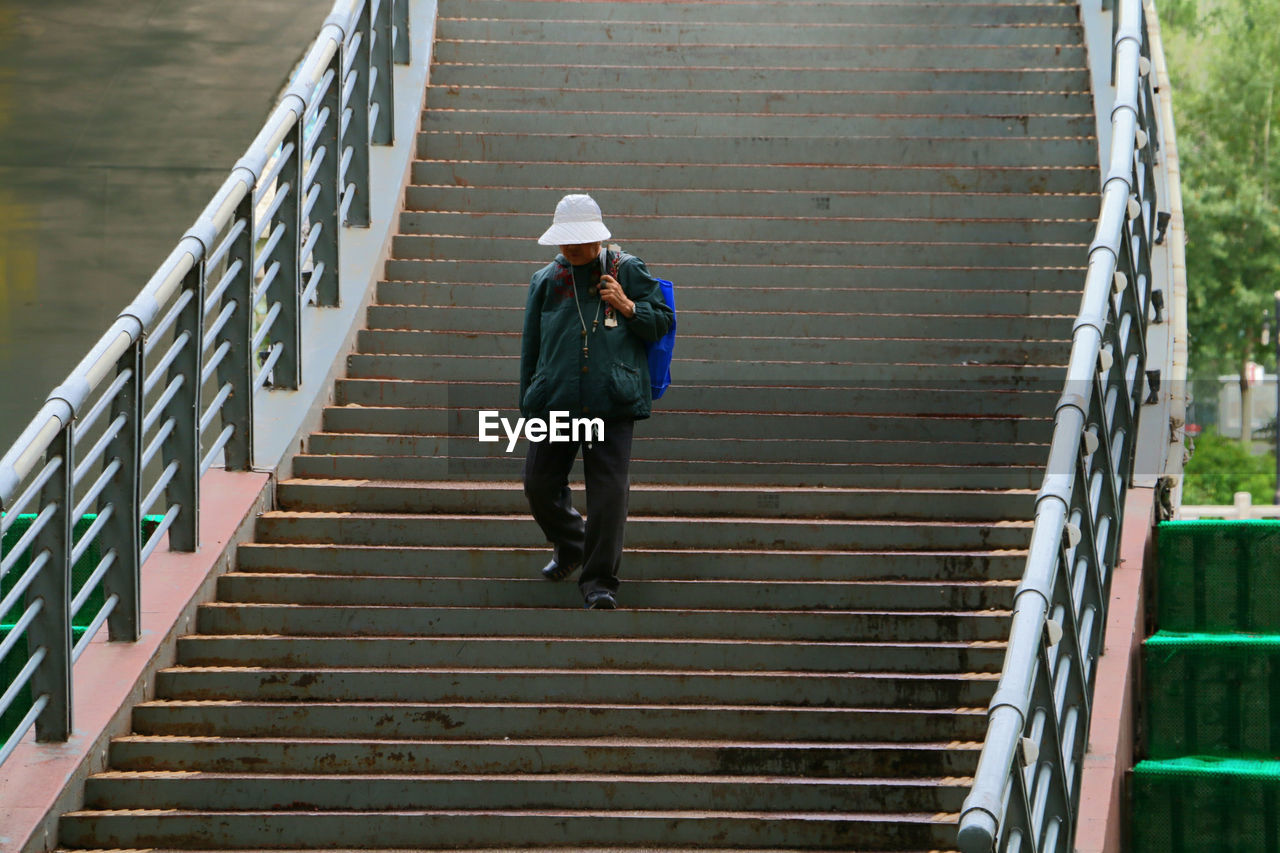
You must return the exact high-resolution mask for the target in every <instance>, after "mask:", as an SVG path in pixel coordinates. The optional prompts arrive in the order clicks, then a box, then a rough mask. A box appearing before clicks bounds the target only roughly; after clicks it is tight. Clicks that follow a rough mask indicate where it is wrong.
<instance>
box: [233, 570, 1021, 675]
mask: <svg viewBox="0 0 1280 853" xmlns="http://www.w3.org/2000/svg"><path fill="white" fill-rule="evenodd" d="M1014 587H1015V584H1014V582H1012V581H950V582H934V581H838V582H836V581H780V580H769V581H750V580H689V581H674V580H646V579H644V576H643V575H638V574H635V573H631V574H630V575H629V579H628V580H627V583H626V592H625V597H626V600H627V606H628V607H639V608H647V607H654V608H661V607H686V608H691V609H702V610H709V611H711V610H744V609H745V610H852V609H855V608H856V609H870V610H883V611H899V610H922V609H934V610H987V609H993V608H996V609H1011V608H1012V604H1013V593H1014ZM218 597H219V599H220V600H221V601H226V602H233V601H234V602H246V603H255V604H264V603H279V604H288V603H294V604H320V605H323V604H339V603H341V604H348V605H370V606H377V607H386V606H407V607H414V606H419V607H426V606H433V607H532V608H562V607H565V606H566V605H569V604H576V603H577V601H578V600H580V598H581V594H580V593H579V592H578V590H577V588H576V584H553V583H547V581H545V580H543V579H542V578H535V577H532V576H530V577H527V578H521V579H512V578H423V577H380V576H342V575H303V574H296V573H294V574H267V573H264V572H252V573H231V574H225V575H222V576H221V577H219V578H218ZM792 650H793V651H800V653H801V654H802V656H803V651H802V650H797V649H795V648H793V649H792ZM513 653H514V652H513ZM353 657H354V653H353ZM538 660H540V658H539V659H535V660H531V661H527V662H525V663H524V664H522V665H528V666H533V665H535V664H537V663H538ZM549 660H551V661H559V660H560V657H559V656H554V657H551V658H549ZM695 660H697V657H696V656H695V655H692V654H691V655H690V656H689V658H688V662H689V663H692V662H693V661H695ZM410 663H412V662H411V661H410V662H409V663H406V664H405V665H409V664H410ZM332 665H333V666H341V665H343V664H342V663H341V662H334V663H333V664H332ZM352 665H357V664H354V663H352ZM499 665H500V664H499ZM851 666H852V668H853V669H858V668H860V667H859V666H858V665H852V664H851ZM861 666H863V667H865V666H866V664H862V665H861ZM711 668H714V667H711Z"/></svg>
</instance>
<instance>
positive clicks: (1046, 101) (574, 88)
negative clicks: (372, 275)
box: [426, 6, 1096, 201]
mask: <svg viewBox="0 0 1280 853" xmlns="http://www.w3.org/2000/svg"><path fill="white" fill-rule="evenodd" d="M939 8H942V9H945V8H947V7H946V6H942V7H939ZM426 106H427V108H428V110H437V109H486V110H495V109H501V110H509V109H514V110H559V111H565V112H590V111H595V110H608V111H610V112H635V113H649V114H654V113H661V112H681V113H703V114H708V113H728V114H732V113H741V114H773V115H788V114H797V115H804V116H806V117H809V116H813V115H877V114H882V115H934V116H940V115H1005V116H1008V115H1052V114H1085V113H1090V114H1091V113H1092V110H1093V98H1092V97H1091V96H1090V94H1089V92H1088V91H1087V90H1077V91H1061V92H1046V91H999V90H993V91H987V92H973V91H971V92H966V93H964V96H963V97H957V96H956V93H954V92H953V93H947V92H936V91H918V92H874V91H871V92H851V91H847V90H844V89H831V90H827V91H823V90H815V89H777V88H775V89H769V88H762V87H757V88H744V89H710V90H704V89H653V88H639V87H637V88H594V89H593V88H587V87H584V86H582V85H580V84H574V83H567V84H566V85H564V86H545V87H538V86H531V85H511V86H464V85H434V86H428V87H427V100H426ZM1095 201H1096V199H1095Z"/></svg>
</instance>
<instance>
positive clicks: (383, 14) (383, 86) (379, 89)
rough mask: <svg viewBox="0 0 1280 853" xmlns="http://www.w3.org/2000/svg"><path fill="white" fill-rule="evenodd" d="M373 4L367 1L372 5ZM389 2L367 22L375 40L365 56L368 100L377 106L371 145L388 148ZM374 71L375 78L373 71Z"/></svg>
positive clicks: (391, 135) (391, 124)
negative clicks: (368, 85) (369, 90)
mask: <svg viewBox="0 0 1280 853" xmlns="http://www.w3.org/2000/svg"><path fill="white" fill-rule="evenodd" d="M372 2H373V0H370V5H372ZM391 4H392V0H381V2H379V3H378V8H377V12H376V14H375V16H374V18H373V20H372V21H371V22H370V24H371V26H372V29H373V32H374V33H375V38H374V39H373V50H372V52H371V53H370V55H369V68H370V79H371V80H372V81H373V89H372V91H371V92H370V95H371V96H372V98H371V100H372V102H373V103H374V104H376V105H377V118H376V120H375V121H374V123H373V133H372V137H371V141H372V142H374V143H376V144H378V145H390V144H391V143H392V142H394V141H395V106H394V104H395V99H394V97H393V90H394V83H395V78H394V76H393V74H394V68H393V60H394V57H393V55H392V54H393V53H394V51H393V50H392V46H391V27H392V25H393V24H392V9H391ZM374 69H377V73H376V75H375V74H374V73H373V70H374Z"/></svg>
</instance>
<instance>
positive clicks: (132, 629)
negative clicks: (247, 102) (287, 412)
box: [0, 0, 409, 762]
mask: <svg viewBox="0 0 1280 853" xmlns="http://www.w3.org/2000/svg"><path fill="white" fill-rule="evenodd" d="M408 27H409V7H408V2H407V0H337V2H336V3H335V5H334V6H333V8H332V10H331V12H330V14H329V16H328V18H327V19H326V20H325V22H324V24H323V26H322V27H321V29H320V32H319V34H318V35H317V37H316V39H315V41H314V42H313V43H312V45H311V47H310V48H309V49H308V51H307V53H306V55H305V57H304V58H303V60H302V62H301V64H300V65H299V67H298V70H297V72H296V74H295V76H294V79H293V81H292V83H291V85H290V86H289V88H288V90H287V91H286V92H285V93H284V94H283V95H282V96H281V97H280V99H279V101H278V102H277V104H276V106H275V108H274V109H273V110H272V111H271V113H270V115H269V116H268V117H267V119H266V121H265V122H264V124H263V126H262V129H261V131H260V132H259V133H258V135H257V136H256V138H255V139H254V140H253V142H252V143H251V144H250V145H249V147H248V149H247V150H246V152H245V154H244V156H243V157H241V158H240V160H239V161H238V162H237V163H236V164H235V166H234V167H233V168H232V170H231V172H230V174H229V176H228V177H227V179H226V180H225V181H224V183H223V184H222V186H221V187H220V188H219V189H218V191H217V192H216V193H214V195H213V198H212V199H211V200H210V201H209V203H208V205H207V206H206V207H205V209H204V210H203V211H202V212H201V214H200V215H199V216H198V217H197V218H196V221H195V223H194V224H193V225H192V226H191V228H190V229H188V230H187V232H186V233H185V234H184V235H183V237H182V238H181V239H180V240H179V241H178V244H177V245H176V246H175V247H174V249H173V251H172V252H170V254H169V256H168V257H167V258H166V259H165V260H164V262H163V263H162V264H161V265H160V267H159V269H157V270H156V272H155V274H154V275H153V276H152V277H151V279H150V280H149V281H148V282H147V284H146V286H145V287H144V288H143V289H142V291H141V292H140V293H139V294H138V296H137V297H136V298H135V299H134V300H133V302H132V303H131V304H130V305H129V306H128V307H127V308H126V309H125V310H124V311H123V312H121V313H120V315H119V317H118V318H117V319H116V320H115V322H114V323H113V324H112V325H111V327H110V328H109V329H108V330H107V332H106V333H105V334H104V335H103V336H102V337H101V339H99V341H98V342H97V343H96V344H95V345H94V346H93V348H92V349H91V350H90V351H89V353H88V355H86V356H85V357H84V359H82V360H81V362H80V364H79V365H77V366H76V368H75V369H74V370H72V371H71V374H70V375H69V376H68V377H67V379H66V381H65V382H63V383H62V384H61V385H59V386H58V387H57V388H56V389H54V391H53V393H52V394H50V395H49V398H48V400H47V401H46V402H45V403H44V405H43V406H42V407H41V408H40V411H39V412H38V413H37V414H36V416H35V417H34V418H33V419H32V420H31V422H30V424H29V425H28V426H27V428H26V429H25V430H24V431H23V432H22V434H21V435H20V436H19V437H18V439H17V441H15V442H14V444H13V445H12V446H11V447H9V448H8V450H7V451H6V452H5V453H4V455H3V456H2V457H0V510H4V513H5V514H4V515H3V516H0V536H3V535H4V534H5V533H7V532H10V531H14V533H15V536H16V541H15V542H14V543H13V545H12V547H10V548H9V549H8V550H7V552H6V553H4V554H3V555H2V556H0V578H2V577H4V576H5V575H7V574H10V573H16V574H15V576H14V580H13V582H12V584H6V588H7V589H8V592H6V593H5V594H4V595H3V597H0V619H3V617H5V616H6V615H7V614H11V613H13V614H19V615H16V616H15V617H14V619H15V625H14V627H13V628H11V629H10V630H9V632H8V634H7V635H6V636H4V637H0V659H2V658H3V657H4V656H6V655H9V654H13V653H15V650H16V648H17V647H18V642H17V640H18V638H19V635H20V634H21V633H22V632H25V634H26V637H27V643H26V651H27V653H28V655H29V657H28V661H27V664H26V665H25V666H24V667H23V668H22V670H21V672H20V673H19V674H18V676H17V677H16V678H15V679H14V680H13V681H11V682H10V683H8V684H0V715H3V714H4V713H5V711H7V710H9V709H10V708H12V707H14V704H15V702H17V701H18V698H19V696H20V694H21V692H22V690H23V688H29V692H30V696H31V700H32V701H31V704H30V707H29V710H28V711H27V712H26V714H25V717H24V719H23V721H22V722H21V723H20V724H19V726H18V728H17V729H16V730H15V731H13V732H12V733H0V737H4V738H5V739H4V741H3V743H0V762H3V761H4V760H5V759H6V758H7V757H8V756H9V755H10V753H12V751H13V749H14V748H15V747H16V746H17V744H18V742H19V741H20V739H21V738H22V737H23V735H24V734H25V733H26V732H27V730H28V729H30V727H31V726H32V725H34V726H35V727H36V738H37V740H40V741H62V740H66V739H67V737H68V735H69V733H70V731H71V666H72V664H73V663H74V661H75V660H76V658H78V657H79V655H80V653H81V652H82V651H83V650H84V648H85V647H86V645H87V644H88V642H89V641H90V640H91V639H92V638H93V635H94V634H95V633H96V632H97V630H98V629H99V628H100V627H101V626H102V625H103V624H104V623H106V624H107V626H108V630H109V632H110V637H111V639H112V640H125V641H134V640H137V638H138V623H139V605H138V600H139V598H138V585H139V569H140V567H141V565H142V563H143V562H144V561H145V560H146V559H147V557H148V556H149V555H150V554H151V553H152V551H154V550H155V548H156V547H157V546H158V545H159V543H160V541H161V537H163V536H164V535H165V534H168V536H169V547H170V548H171V549H172V550H178V551H194V550H195V548H196V545H197V535H198V530H199V510H200V479H201V477H202V476H203V475H204V474H205V473H206V472H207V471H208V470H209V468H211V467H212V466H213V465H214V464H218V463H219V462H221V464H222V465H223V466H224V467H225V468H227V469H228V470H248V469H249V468H250V467H251V466H252V456H253V427H254V406H253V401H254V397H255V396H256V394H258V393H259V392H260V391H261V390H262V389H264V388H297V387H298V382H299V377H300V371H301V365H300V361H301V352H302V346H301V335H302V325H303V324H302V322H301V319H302V312H303V309H304V306H307V305H310V304H314V305H316V306H317V307H318V308H319V307H330V306H336V305H337V304H338V294H339V281H338V275H339V263H338V261H339V251H340V248H341V234H342V232H343V227H342V226H343V225H346V226H356V227H359V226H367V225H368V224H369V161H370V146H371V145H375V144H390V143H391V142H392V141H393V140H392V128H393V120H394V116H393V102H394V101H393V92H392V79H393V76H394V74H393V63H395V62H399V63H407V62H408V61H409V38H408ZM82 443H83V444H84V445H85V446H86V447H88V448H89V449H87V450H82V449H81V447H80V445H81V444H82ZM24 512H26V515H22V514H23V513H24ZM149 513H153V514H152V515H150V516H149V515H148V514H149ZM20 519H21V524H19V522H20ZM144 522H145V523H146V535H145V537H144V536H143V534H142V532H141V531H142V529H143V525H144ZM85 523H87V527H86V526H85ZM15 525H18V527H17V528H15ZM19 531H20V532H21V535H20V536H17V533H18V532H19ZM85 562H87V563H91V564H92V565H91V567H90V568H89V571H88V576H87V579H86V580H84V581H83V583H82V584H81V585H80V587H81V588H80V589H79V590H74V589H72V585H71V582H70V578H71V575H72V567H73V566H77V565H83V564H84V563H85ZM86 609H87V610H89V611H90V612H89V613H84V610H86ZM77 611H81V612H82V613H84V615H83V621H82V623H81V624H80V625H78V626H77V628H78V629H82V630H81V637H80V639H79V640H78V641H77V642H75V643H74V645H73V644H72V635H73V632H72V625H73V619H74V617H75V616H76V612H77ZM6 734H7V737H6V736H5V735H6Z"/></svg>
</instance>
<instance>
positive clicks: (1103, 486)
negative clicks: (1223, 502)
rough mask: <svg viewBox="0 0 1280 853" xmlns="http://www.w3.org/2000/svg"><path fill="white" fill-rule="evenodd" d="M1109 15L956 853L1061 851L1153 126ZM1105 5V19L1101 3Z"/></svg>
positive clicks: (1145, 285)
mask: <svg viewBox="0 0 1280 853" xmlns="http://www.w3.org/2000/svg"><path fill="white" fill-rule="evenodd" d="M1115 6H1116V8H1115V9H1113V10H1112V11H1113V41H1112V48H1113V55H1112V63H1113V64H1112V69H1111V70H1112V83H1113V85H1114V86H1115V87H1116V100H1115V105H1114V107H1113V109H1112V111H1111V129H1112V137H1111V150H1110V160H1109V164H1108V170H1107V173H1106V177H1105V180H1104V182H1103V189H1102V210H1101V214H1100V215H1099V218H1098V224H1097V228H1096V231H1095V233H1094V239H1093V242H1092V243H1091V244H1090V246H1089V265H1088V272H1087V274H1086V278H1085V286H1084V295H1083V297H1082V299H1081V309H1080V315H1079V317H1078V318H1077V320H1076V322H1075V327H1074V330H1073V332H1072V344H1071V356H1070V362H1069V364H1068V368H1067V379H1066V384H1065V388H1064V391H1063V394H1062V397H1061V398H1060V400H1059V402H1058V405H1057V410H1056V412H1055V418H1054V420H1055V423H1054V430H1053V437H1052V442H1051V444H1050V450H1049V462H1048V466H1047V470H1046V472H1045V477H1044V483H1043V486H1042V487H1041V489H1040V492H1039V494H1038V495H1037V497H1036V512H1035V526H1034V528H1033V530H1032V534H1031V545H1030V551H1029V554H1028V556H1027V562H1026V568H1025V570H1024V572H1023V577H1022V582H1021V584H1020V585H1019V587H1018V591H1017V593H1016V596H1015V598H1014V605H1013V618H1012V626H1011V630H1010V635H1009V644H1008V651H1007V652H1006V654H1005V660H1004V669H1003V671H1002V672H1001V675H1000V682H999V686H998V687H997V689H996V694H995V696H994V698H993V699H992V700H991V704H990V709H989V712H988V722H987V736H986V740H985V742H984V744H983V747H982V756H981V758H980V760H979V762H978V768H977V771H976V773H975V774H974V781H973V788H972V790H971V791H970V793H969V796H968V797H967V798H966V799H965V801H964V806H963V808H962V811H961V815H960V821H959V828H958V833H957V839H958V845H959V847H960V849H961V850H962V851H964V853H990V851H998V853H1005V851H1024V852H1025V853H1040V851H1051V852H1053V851H1063V850H1070V849H1071V845H1072V840H1073V837H1074V834H1075V828H1076V820H1075V813H1076V809H1077V807H1078V804H1079V799H1080V786H1081V777H1082V775H1083V760H1084V753H1085V747H1086V740H1087V735H1088V731H1089V708H1090V701H1091V697H1092V695H1093V687H1094V682H1095V679H1096V675H1097V669H1096V667H1095V663H1096V661H1097V658H1098V656H1099V655H1100V654H1101V651H1102V641H1103V636H1102V635H1103V629H1104V626H1105V624H1106V608H1107V601H1108V596H1109V589H1110V581H1111V574H1112V570H1113V569H1114V567H1115V562H1116V558H1117V554H1118V551H1119V543H1120V530H1121V523H1122V512H1123V507H1124V498H1125V491H1126V488H1127V486H1128V483H1129V478H1130V473H1131V471H1132V466H1133V457H1134V444H1135V441H1136V438H1137V419H1138V413H1139V409H1140V408H1141V406H1142V405H1143V383H1144V379H1145V373H1144V368H1145V365H1146V330H1147V315H1148V311H1149V305H1150V295H1151V289H1152V288H1151V247H1152V246H1153V244H1154V238H1155V229H1156V222H1157V208H1156V196H1155V188H1156V181H1155V152H1156V151H1157V150H1158V146H1159V137H1158V133H1157V128H1158V126H1159V125H1158V117H1157V116H1156V114H1155V102H1154V98H1153V94H1152V89H1151V81H1150V79H1149V75H1150V72H1151V58H1150V53H1149V46H1148V42H1147V30H1146V19H1145V17H1144V9H1143V7H1142V3H1141V2H1140V0H1118V2H1116V3H1115ZM1103 8H1104V9H1105V8H1107V4H1106V0H1104V5H1103Z"/></svg>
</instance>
